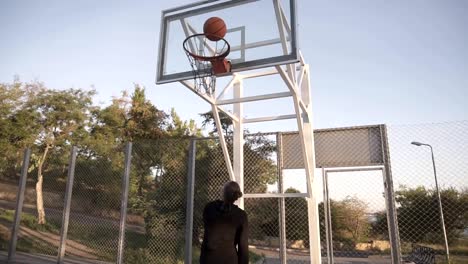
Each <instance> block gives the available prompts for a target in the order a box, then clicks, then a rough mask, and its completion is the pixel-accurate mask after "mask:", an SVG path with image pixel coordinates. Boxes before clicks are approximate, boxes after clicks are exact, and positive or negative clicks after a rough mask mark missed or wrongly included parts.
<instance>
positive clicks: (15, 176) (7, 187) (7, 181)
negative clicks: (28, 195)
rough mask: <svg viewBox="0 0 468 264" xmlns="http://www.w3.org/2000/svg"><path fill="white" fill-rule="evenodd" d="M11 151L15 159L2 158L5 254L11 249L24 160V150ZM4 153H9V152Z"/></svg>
mask: <svg viewBox="0 0 468 264" xmlns="http://www.w3.org/2000/svg"><path fill="white" fill-rule="evenodd" d="M9 151H10V152H12V153H14V155H13V157H11V156H8V155H1V156H0V251H4V252H7V251H8V250H9V248H10V243H9V242H10V239H11V228H12V226H13V218H14V213H15V206H16V199H17V193H18V184H19V178H20V173H21V166H22V160H23V157H22V156H23V151H22V149H19V148H11V149H10V150H9ZM3 153H7V150H4V152H3Z"/></svg>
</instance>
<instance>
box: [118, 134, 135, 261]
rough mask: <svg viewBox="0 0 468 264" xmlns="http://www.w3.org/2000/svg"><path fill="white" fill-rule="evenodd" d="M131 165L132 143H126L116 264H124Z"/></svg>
mask: <svg viewBox="0 0 468 264" xmlns="http://www.w3.org/2000/svg"><path fill="white" fill-rule="evenodd" d="M131 164H132V142H127V144H126V145H125V168H124V174H123V176H122V195H121V197H120V201H121V204H120V226H119V243H118V249H117V263H118V264H122V263H124V259H123V257H124V246H125V226H126V220H127V204H128V188H129V182H130V166H131Z"/></svg>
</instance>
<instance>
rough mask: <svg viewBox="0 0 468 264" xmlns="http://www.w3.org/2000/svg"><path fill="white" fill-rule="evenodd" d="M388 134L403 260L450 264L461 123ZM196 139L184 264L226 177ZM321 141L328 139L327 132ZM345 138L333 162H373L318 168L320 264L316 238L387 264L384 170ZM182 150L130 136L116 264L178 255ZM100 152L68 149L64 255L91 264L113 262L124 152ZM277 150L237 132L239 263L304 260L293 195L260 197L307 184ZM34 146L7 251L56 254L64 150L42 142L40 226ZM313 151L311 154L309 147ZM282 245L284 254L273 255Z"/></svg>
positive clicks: (195, 251) (458, 213)
mask: <svg viewBox="0 0 468 264" xmlns="http://www.w3.org/2000/svg"><path fill="white" fill-rule="evenodd" d="M387 130H388V143H389V150H390V161H391V167H390V168H391V173H392V177H393V189H394V196H395V201H396V203H395V205H396V214H397V220H398V222H397V224H398V230H399V244H400V247H401V255H402V257H403V258H405V259H406V258H408V257H409V256H411V255H412V254H413V253H414V251H415V250H414V249H415V247H426V248H431V249H434V252H435V255H436V263H445V261H446V251H447V250H446V248H445V241H447V244H448V251H449V253H450V259H451V261H452V263H466V262H467V261H468V231H467V230H468V191H467V190H468V188H467V187H468V177H467V174H468V162H467V161H468V134H467V131H468V122H452V123H443V124H430V125H411V126H390V127H388V129H387ZM359 133H361V132H359ZM360 135H361V134H360ZM324 140H325V139H324ZM413 141H417V142H420V143H424V144H429V145H431V146H432V150H433V153H434V161H435V165H436V169H437V170H436V174H434V170H433V163H432V156H431V148H429V146H427V145H420V146H417V145H412V144H411V142H413ZM195 142H196V154H195V182H194V184H195V185H194V193H193V197H194V200H193V203H194V207H193V232H192V262H193V263H198V259H199V255H200V246H201V243H202V238H203V231H204V230H203V222H202V212H203V208H204V206H205V204H206V203H207V202H209V201H212V200H216V199H220V198H221V191H222V187H223V185H224V183H225V182H227V181H229V180H230V179H229V173H228V171H227V166H226V164H225V160H224V156H223V151H222V148H221V144H220V142H219V140H218V139H216V138H205V139H197V140H196V141H195ZM317 142H319V141H317ZM323 142H327V144H329V145H330V144H335V145H338V143H333V141H330V139H326V140H325V141H323ZM323 142H322V143H323ZM337 142H338V141H337ZM283 144H284V142H283ZM319 144H321V143H319ZM352 146H353V142H350V143H349V144H345V145H340V146H338V147H341V149H342V150H343V151H342V152H340V153H338V154H337V155H338V156H340V157H341V159H343V153H346V155H345V156H346V157H344V158H345V159H347V160H348V161H349V162H353V165H354V166H362V164H361V160H362V159H363V158H365V159H370V160H374V161H375V164H374V166H373V167H372V168H374V169H375V170H366V171H359V169H360V168H362V167H347V168H331V167H329V168H325V169H324V171H325V172H328V173H327V177H326V178H327V179H328V181H327V182H326V183H327V184H328V199H325V198H324V197H323V195H324V194H322V190H321V188H319V190H320V191H319V193H317V195H318V201H319V208H318V212H319V216H320V235H321V243H322V244H321V248H322V257H323V260H324V262H327V258H328V257H330V256H328V252H331V251H330V249H328V250H327V244H330V245H332V248H331V249H332V251H333V257H334V262H335V263H345V262H352V261H360V262H362V263H391V258H390V253H391V252H390V251H391V248H390V247H391V246H390V245H391V242H390V236H391V235H395V234H390V233H389V231H388V230H389V227H388V216H389V215H388V205H387V201H386V194H385V190H386V189H385V185H384V179H385V170H384V169H382V167H383V166H382V165H379V164H381V160H378V159H377V156H369V157H364V156H363V151H362V149H360V148H356V149H355V152H353V151H352V150H353V148H352ZM189 147H190V139H180V138H178V139H158V140H150V141H137V142H134V143H133V151H132V160H131V169H130V185H129V195H128V207H127V212H128V214H127V219H126V220H127V225H126V230H125V231H126V233H125V247H124V249H125V250H124V257H125V259H124V263H132V264H133V263H135V264H138V263H184V255H185V250H186V248H185V243H186V237H185V235H186V231H187V230H186V228H187V219H188V216H187V207H186V206H187V198H188V197H187V194H188V191H189V190H188V189H187V186H188V179H187V175H188V161H189V160H188V158H189ZM316 147H317V146H316ZM367 147H368V148H371V149H374V151H375V153H377V152H379V151H380V152H382V150H383V148H382V146H381V145H378V144H376V143H375V142H374V141H373V140H371V141H370V142H369V144H368V146H367ZM227 148H228V153H229V155H230V158H231V162H232V161H233V146H232V141H231V140H230V139H229V138H228V140H227ZM102 149H107V152H104V151H102V150H100V149H86V148H81V149H79V154H78V157H77V160H76V168H75V179H74V185H73V195H72V200H71V204H72V205H71V213H70V219H69V228H68V236H67V241H66V246H67V247H66V256H67V257H68V258H78V259H80V260H87V261H88V262H90V263H91V262H93V263H98V262H101V263H102V262H109V263H110V262H112V263H115V262H116V261H117V252H118V241H119V218H120V213H121V212H120V210H121V208H120V206H121V195H122V177H123V175H124V148H123V145H120V144H116V146H115V147H114V148H112V149H111V151H109V148H102ZM278 151H279V147H278V142H277V135H276V133H273V134H255V135H246V137H245V144H244V193H245V194H246V197H245V198H244V207H245V210H246V212H247V214H248V217H249V223H250V237H249V244H250V259H251V262H252V263H280V261H281V259H286V262H287V263H294V264H296V263H297V264H302V263H310V259H309V254H310V253H309V252H310V251H309V230H308V213H307V212H308V209H307V207H308V206H307V200H306V199H305V198H303V197H288V198H281V197H268V195H270V194H272V195H273V194H278V193H285V194H287V193H305V192H306V177H305V171H304V169H300V168H285V167H284V166H283V165H282V164H281V162H282V161H281V160H280V159H279V157H280V155H279V153H278ZM293 151H294V150H293ZM17 152H18V155H17V157H16V156H15V157H13V156H11V157H8V158H9V159H11V161H8V162H4V163H2V164H4V165H5V164H9V165H10V166H3V165H2V166H1V168H0V169H1V170H0V172H1V175H0V187H1V188H2V190H1V192H0V194H1V195H0V198H1V199H0V206H1V207H0V225H1V228H2V229H1V230H0V231H1V233H0V234H1V239H2V240H1V246H2V251H6V250H8V240H9V235H10V233H11V231H10V228H11V223H12V222H13V215H14V209H15V199H16V192H17V189H18V188H17V187H16V186H17V185H18V177H19V176H18V175H19V172H20V170H21V161H22V155H23V154H22V151H19V150H18V151H17ZM294 152H299V153H301V149H300V148H297V147H296V148H295V151H294ZM41 154H43V152H39V151H37V150H33V154H32V155H31V163H30V168H29V175H28V182H27V188H26V192H25V202H24V209H23V217H22V221H21V225H20V233H19V240H18V244H17V251H18V252H28V253H34V254H38V255H41V256H44V255H48V256H53V257H55V256H57V253H58V252H57V251H58V247H59V241H60V229H61V227H62V215H63V201H64V197H65V186H66V182H67V175H68V165H69V164H68V163H69V154H70V153H69V149H51V150H50V152H49V153H48V155H49V156H48V159H47V162H46V163H45V164H44V166H43V167H42V174H43V179H44V181H43V183H42V187H43V188H42V196H43V201H44V212H45V219H46V224H38V223H37V219H38V210H37V193H36V183H37V180H38V174H39V166H38V165H39V163H38V160H39V158H40V157H41ZM296 154H297V153H296ZM283 155H289V154H287V153H286V154H285V153H283ZM291 155H292V154H291ZM300 155H302V154H300ZM300 155H299V156H300ZM321 157H322V158H323V157H326V159H322V160H328V161H332V160H329V159H330V157H333V155H332V156H330V153H328V154H327V155H325V156H323V155H322V156H321ZM317 158H319V159H320V155H318V156H317ZM3 161H5V157H3ZM330 164H331V163H330ZM280 166H283V167H282V168H283V169H282V170H279V169H278V168H279V167H280ZM350 168H351V169H354V171H352V170H351V171H350V170H349V169H350ZM341 169H343V170H344V171H340V170H341ZM323 176H324V175H322V171H321V169H316V170H315V177H316V180H317V181H318V182H317V185H318V186H319V187H321V186H324V185H323V184H324V182H322V179H323V178H324V177H323ZM435 176H437V180H438V187H439V192H440V197H441V200H440V201H441V205H442V209H443V210H442V211H443V214H444V219H443V222H441V217H440V206H439V199H438V195H437V190H436V188H435ZM249 194H261V195H263V196H262V197H261V198H260V197H259V196H249ZM325 206H328V208H329V209H330V213H329V215H328V217H326V215H325V214H324V211H325ZM282 210H284V214H282ZM326 220H328V222H329V223H330V225H331V231H330V230H329V232H331V233H332V236H331V237H332V241H330V242H331V243H327V240H326V234H327V230H326V225H327V223H328V222H327V221H326ZM282 221H284V222H283V223H284V225H282ZM442 224H444V225H442ZM282 226H283V227H284V233H283V235H282V232H283V231H282V229H281V228H282ZM442 226H444V227H445V231H446V232H445V233H446V238H447V239H445V236H444V232H443V229H442ZM281 248H283V249H284V250H285V252H286V255H281V252H282V250H281Z"/></svg>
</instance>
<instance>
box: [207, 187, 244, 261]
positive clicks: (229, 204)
mask: <svg viewBox="0 0 468 264" xmlns="http://www.w3.org/2000/svg"><path fill="white" fill-rule="evenodd" d="M240 197H242V192H241V191H240V187H239V184H237V182H234V181H231V182H228V183H226V184H225V185H224V188H223V201H221V200H216V201H213V202H210V203H208V204H207V205H206V206H205V209H204V211H203V224H204V227H205V234H204V236H203V243H202V249H201V255H200V264H220V263H223V264H248V263H249V247H248V232H249V230H248V221H247V214H246V213H245V212H244V210H242V209H240V208H239V207H237V205H235V204H234V202H235V201H236V200H237V199H239V198H240Z"/></svg>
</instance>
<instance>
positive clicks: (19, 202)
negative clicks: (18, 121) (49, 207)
mask: <svg viewBox="0 0 468 264" xmlns="http://www.w3.org/2000/svg"><path fill="white" fill-rule="evenodd" d="M30 157H31V149H30V148H27V149H25V150H24V155H23V165H22V168H21V176H20V180H19V187H18V194H17V196H16V207H15V208H16V210H15V218H14V221H13V226H12V228H11V238H10V247H9V248H8V262H10V261H12V260H13V259H14V258H15V256H16V242H17V241H18V233H19V227H20V222H21V213H22V212H23V202H24V191H25V189H26V179H27V177H28V168H29V158H30Z"/></svg>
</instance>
